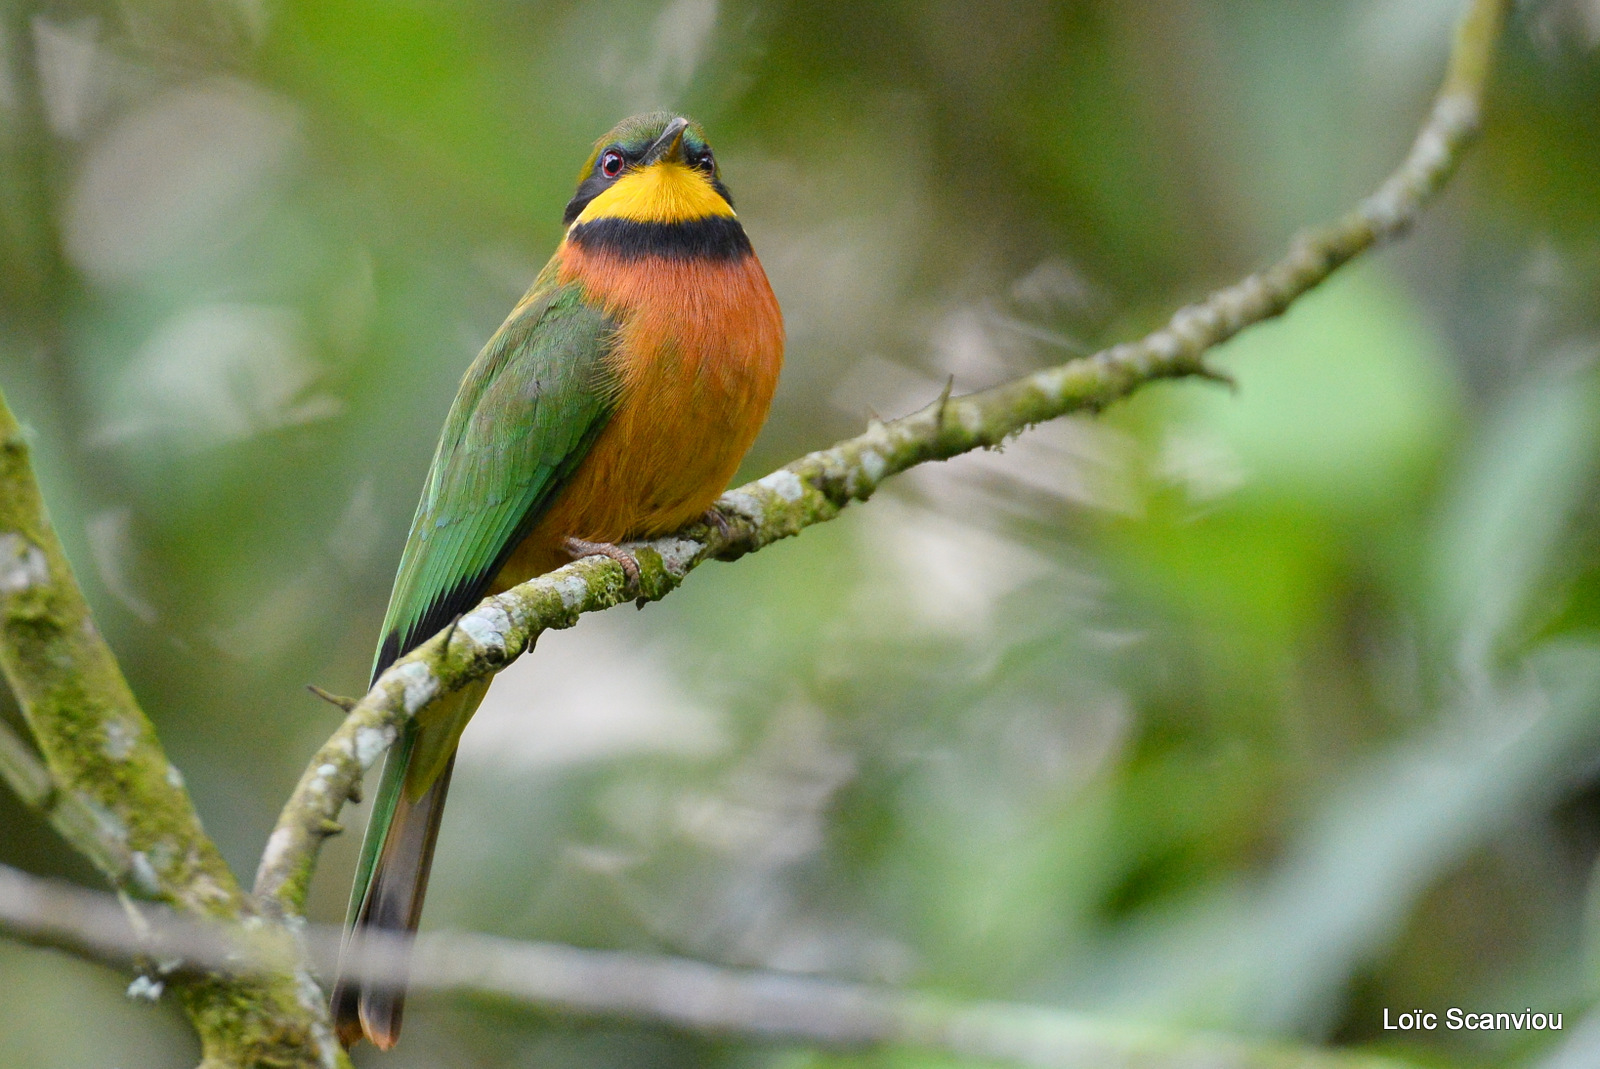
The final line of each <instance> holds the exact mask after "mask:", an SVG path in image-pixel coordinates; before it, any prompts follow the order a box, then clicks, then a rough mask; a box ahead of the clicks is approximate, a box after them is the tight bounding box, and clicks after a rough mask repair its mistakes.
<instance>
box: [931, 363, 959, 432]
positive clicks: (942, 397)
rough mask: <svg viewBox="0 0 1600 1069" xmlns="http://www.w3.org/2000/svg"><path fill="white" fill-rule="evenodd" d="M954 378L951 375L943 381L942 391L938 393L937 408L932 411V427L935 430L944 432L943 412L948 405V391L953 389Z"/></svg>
mask: <svg viewBox="0 0 1600 1069" xmlns="http://www.w3.org/2000/svg"><path fill="white" fill-rule="evenodd" d="M955 385H956V377H955V376H954V375H951V376H950V377H949V378H947V379H945V380H944V389H943V390H940V391H939V407H938V408H936V409H934V410H933V426H934V429H935V430H938V431H941V432H942V431H943V430H944V410H945V408H946V407H947V406H948V405H949V404H950V391H951V390H953V389H955Z"/></svg>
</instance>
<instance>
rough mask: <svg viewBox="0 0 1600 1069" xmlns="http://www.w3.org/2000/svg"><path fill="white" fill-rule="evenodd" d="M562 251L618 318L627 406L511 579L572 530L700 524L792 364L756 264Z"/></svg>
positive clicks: (617, 366) (619, 409)
mask: <svg viewBox="0 0 1600 1069" xmlns="http://www.w3.org/2000/svg"><path fill="white" fill-rule="evenodd" d="M558 256H559V258H560V275H559V281H560V282H561V283H563V284H566V283H577V284H578V285H580V286H582V287H583V289H584V291H585V294H586V296H587V297H588V299H589V300H591V301H593V302H594V303H595V304H597V305H600V306H601V307H603V308H604V309H605V311H606V313H607V315H609V316H610V317H611V318H612V319H613V320H614V321H615V322H616V323H617V324H618V327H617V333H616V337H615V339H614V341H613V346H612V350H611V362H612V370H613V372H614V375H615V379H614V381H615V384H616V385H615V389H616V407H615V408H614V409H613V411H612V415H611V418H610V420H609V421H608V422H607V424H606V428H605V430H604V431H602V432H601V434H600V436H599V437H598V438H597V439H596V440H595V443H594V445H593V446H592V447H591V448H590V450H589V454H588V455H587V456H586V457H585V458H584V460H583V462H582V463H581V464H580V465H579V467H578V469H577V470H576V471H574V472H573V475H572V478H571V481H570V482H569V483H568V485H567V487H566V489H565V490H564V491H563V492H562V493H561V495H560V497H559V498H558V499H557V500H556V501H555V502H554V503H553V504H552V506H551V508H550V511H549V512H548V513H547V514H546V515H545V516H544V517H543V519H542V520H541V521H540V522H539V524H538V525H537V527H536V528H535V530H534V532H533V534H532V535H530V536H529V539H528V541H527V544H526V545H525V546H524V547H523V551H522V552H520V553H519V554H517V555H516V556H515V557H514V558H513V560H512V561H511V562H508V564H509V569H508V574H506V575H505V576H504V578H505V580H507V581H511V580H517V581H520V578H525V577H526V576H527V575H530V574H537V573H538V572H540V571H543V570H545V569H546V568H548V567H554V566H555V565H556V564H557V563H560V561H561V559H564V558H561V557H560V555H559V554H558V553H557V552H556V551H555V549H554V547H555V546H556V545H557V544H558V543H559V542H560V540H561V539H562V538H565V537H568V536H571V537H577V538H582V539H586V540H588V541H594V542H618V541H623V540H626V539H630V538H639V537H649V536H652V535H657V534H663V533H665V532H667V531H671V530H675V529H677V528H679V527H682V526H683V525H684V524H686V523H689V522H690V521H692V520H694V519H696V518H698V517H699V516H700V515H701V514H703V513H704V512H705V510H706V509H707V508H709V507H710V506H711V503H712V502H713V501H714V500H716V498H717V495H719V494H720V493H722V491H723V490H725V489H727V486H728V482H729V480H731V479H732V478H733V474H734V472H735V471H736V470H737V468H738V466H739V462H740V461H741V460H742V459H743V458H744V454H745V453H746V451H748V450H749V448H750V445H751V443H752V442H753V441H755V437H756V433H757V432H758V431H760V429H761V425H762V423H764V422H765V421H766V417H767V409H768V407H769V406H770V405H771V403H772V395H773V392H774V391H775V390H776V388H777V384H778V372H779V369H780V367H781V366H782V364H783V318H782V315H781V313H780V312H779V310H778V302H777V299H776V298H775V297H774V296H773V294H772V287H771V286H770V285H768V283H767V277H766V273H765V272H763V271H762V270H761V264H760V263H759V262H758V261H757V260H756V258H755V257H754V256H744V257H740V258H737V259H727V260H721V259H686V258H672V257H664V256H650V257H623V256H617V255H615V254H612V253H606V252H590V251H587V250H584V249H582V248H579V247H577V246H575V245H573V244H570V243H564V244H563V245H562V247H561V250H560V252H559V253H558ZM519 577H520V578H519Z"/></svg>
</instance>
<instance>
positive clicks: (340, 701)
mask: <svg viewBox="0 0 1600 1069" xmlns="http://www.w3.org/2000/svg"><path fill="white" fill-rule="evenodd" d="M306 689H307V690H309V691H310V692H311V693H313V694H315V695H316V696H317V697H319V698H321V699H322V700H323V701H325V702H327V703H328V704H329V705H336V706H338V707H339V708H340V709H343V710H344V711H345V712H347V713H348V712H349V711H350V710H352V709H354V708H355V707H356V706H357V705H358V704H359V703H360V699H359V698H346V697H345V696H344V695H342V694H332V693H329V692H328V691H325V690H323V689H322V688H321V687H319V686H317V685H316V684H315V683H307V684H306Z"/></svg>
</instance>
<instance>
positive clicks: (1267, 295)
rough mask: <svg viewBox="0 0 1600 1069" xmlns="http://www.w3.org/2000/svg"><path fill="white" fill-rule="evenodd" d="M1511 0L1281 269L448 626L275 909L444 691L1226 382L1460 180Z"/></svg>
mask: <svg viewBox="0 0 1600 1069" xmlns="http://www.w3.org/2000/svg"><path fill="white" fill-rule="evenodd" d="M1508 7H1509V0H1473V2H1472V3H1471V5H1470V6H1469V7H1468V9H1467V11H1466V13H1465V14H1464V16H1463V17H1462V20H1461V22H1460V23H1459V25H1458V27H1457V29H1456V35H1455V41H1454V45H1453V47H1452V49H1451V54H1450V61H1449V66H1448V69H1447V71H1446V73H1445V77H1444V81H1443V84H1442V86H1441V88H1440V91H1439V94H1438V95H1437V97H1436V98H1435V99H1434V103H1433V108H1432V110H1431V112H1430V113H1429V115H1428V118H1427V120H1426V121H1425V122H1424V124H1423V126H1422V128H1421V130H1420V132H1419V133H1418V135H1417V137H1416V140H1415V141H1414V142H1413V143H1412V146H1411V149H1410V151H1409V152H1408V153H1407V155H1406V158H1405V160H1404V161H1403V162H1402V163H1401V164H1400V166H1399V167H1398V168H1397V169H1396V170H1395V171H1394V173H1393V174H1391V175H1390V176H1389V177H1388V178H1387V179H1385V180H1384V182H1383V183H1382V184H1381V185H1380V186H1379V187H1378V188H1377V190H1376V191H1374V192H1373V193H1372V194H1371V195H1370V196H1368V197H1367V198H1366V199H1365V200H1363V201H1362V202H1361V203H1360V204H1358V205H1357V206H1356V207H1355V208H1354V209H1352V210H1351V211H1350V212H1349V213H1347V214H1346V215H1345V216H1344V217H1343V218H1341V219H1339V220H1337V221H1336V222H1333V223H1331V224H1328V225H1326V226H1322V227H1318V228H1314V229H1311V230H1307V231H1304V232H1303V233H1301V234H1299V235H1298V236H1296V237H1295V238H1294V240H1293V241H1292V242H1291V243H1290V246H1289V250H1288V252H1287V253H1286V254H1285V255H1284V256H1283V258H1282V259H1280V260H1278V261H1277V262H1276V263H1274V264H1272V265H1271V266H1269V267H1267V268H1265V269H1263V270H1261V271H1257V272H1256V273H1254V274H1252V275H1250V276H1248V277H1247V278H1245V279H1244V280H1243V281H1241V282H1238V283H1236V284H1234V285H1232V286H1229V287H1227V288H1226V289H1222V290H1219V291H1217V292H1216V293H1213V294H1211V295H1210V296H1209V297H1207V298H1206V299H1205V300H1203V301H1201V302H1199V303H1198V304H1193V305H1189V306H1188V307H1185V308H1182V309H1180V310H1179V311H1178V312H1177V313H1175V314H1174V315H1173V316H1172V318H1171V320H1169V321H1168V323H1167V324H1166V326H1164V327H1162V328H1161V329H1160V330H1157V331H1155V332H1154V333H1152V334H1150V335H1148V336H1147V337H1145V338H1143V339H1141V340H1139V341H1137V342H1130V343H1126V344H1122V345H1117V346H1114V347H1112V348H1110V349H1106V350H1104V351H1103V352H1099V353H1096V354H1094V355H1093V356H1089V357H1085V358H1083V359H1079V360H1073V361H1070V362H1068V363H1065V364H1061V365H1058V366H1056V367H1051V368H1047V369H1045V370H1043V371H1039V372H1036V373H1034V374H1032V375H1027V376H1024V377H1023V378H1019V379H1016V380H1013V381H1011V382H1007V383H1004V384H1002V385H1000V386H996V387H994V388H992V389H989V390H983V391H981V392H978V393H973V394H968V395H966V396H964V397H940V398H939V400H937V401H936V402H934V403H933V404H932V405H929V406H928V407H927V408H925V409H923V410H921V411H919V412H915V413H913V414H911V415H909V416H906V417H904V418H902V419H897V420H894V421H892V422H890V423H878V422H874V423H872V424H871V425H870V426H869V427H868V429H867V431H866V433H865V434H862V435H859V436H858V437H855V438H851V439H848V440H847V441H843V442H840V443H838V444H837V445H835V446H833V447H832V448H831V449H825V450H822V451H820V452H816V453H811V454H809V455H807V456H804V457H801V458H800V459H799V460H796V461H794V462H793V463H791V464H788V465H786V466H785V467H783V468H780V469H778V470H777V471H775V472H773V473H772V474H770V475H768V476H766V477H765V478H762V479H758V480H757V481H755V482H753V483H749V484H747V485H745V486H742V487H740V488H738V489H737V490H731V491H729V492H728V493H727V494H724V495H723V497H722V498H721V500H720V501H719V502H718V509H719V511H720V512H721V513H722V514H723V516H724V517H725V518H726V520H727V525H726V530H723V529H721V528H720V527H707V526H703V525H702V526H696V527H692V528H689V529H686V530H684V531H682V532H679V533H678V534H677V535H673V536H668V537H665V538H660V539H656V540H655V541H652V542H646V543H639V544H636V545H634V546H632V547H630V548H631V549H632V550H633V551H634V553H635V555H636V557H637V558H638V560H639V563H640V567H641V577H640V582H639V588H638V590H637V591H629V590H627V589H626V588H625V583H624V575H623V572H622V568H621V567H620V566H619V565H618V564H616V563H615V562H613V561H611V560H609V559H606V558H602V557H590V558H586V559H584V560H580V561H576V562H574V563H572V564H569V565H567V566H566V567H563V568H560V569H558V570H556V571H554V572H551V573H549V574H547V575H544V576H540V577H539V578H537V579H534V580H532V581H531V582H528V583H524V584H523V585H521V586H519V587H516V588H514V589H512V590H509V591H507V592H505V593H503V594H499V595H496V596H495V597H491V598H489V599H487V600H486V601H484V602H483V603H482V604H481V605H479V606H478V607H477V608H476V609H474V610H473V611H472V612H470V613H468V614H467V615H466V616H464V617H462V618H461V619H460V621H459V622H458V623H456V624H454V625H452V627H451V628H449V629H447V631H446V632H444V633H441V634H439V635H436V636H434V637H433V638H432V639H430V640H429V641H428V642H426V643H424V644H423V645H422V646H420V647H418V648H417V649H416V650H414V651H412V652H411V653H410V654H408V655H407V656H405V657H403V658H401V659H400V660H399V661H397V662H395V664H394V665H393V666H392V667H390V668H389V669H388V670H387V671H386V672H384V674H383V675H382V676H381V677H380V678H379V679H378V681H377V682H376V684H374V686H373V687H372V689H371V691H370V692H369V693H368V694H367V695H366V696H365V697H364V698H362V699H361V700H360V701H359V702H358V703H356V704H355V706H354V707H353V708H352V709H351V710H350V712H349V715H348V716H347V717H346V719H345V721H344V723H343V724H342V725H341V726H340V727H339V729H338V730H337V731H335V732H334V734H333V736H332V737H331V738H330V739H329V740H328V741H327V743H325V744H324V745H323V746H322V748H321V749H319V750H318V751H317V754H316V756H315V757H314V758H313V759H312V761H311V764H310V766H309V767H308V768H307V769H306V772H305V774H304V775H303V776H302V777H301V779H300V782H299V784H298V785H297V786H296V788H295V791H294V794H293V795H292V796H291V798H290V800H289V802H288V804H287V805H286V806H285V807H284V810H283V813H282V814H281V815H280V817H279V819H278V823H277V826H276V828H275V829H274V830H273V832H272V835H271V837H270V838H269V839H268V841H267V846H266V849H265V850H264V851H263V853H262V857H261V864H260V867H259V869H258V871H257V874H256V884H255V889H256V894H257V896H258V897H259V898H260V899H261V900H262V902H263V905H264V906H265V907H266V908H268V909H269V910H272V911H274V912H277V913H279V914H282V915H285V916H299V915H301V914H302V913H303V911H304V908H305V897H306V890H307V887H308V885H309V883H310V879H311V874H312V871H313V869H314V868H315V865H316V858H317V852H318V850H319V849H320V847H321V844H322V841H323V839H325V838H326V837H327V836H328V835H330V834H332V833H333V832H335V831H337V830H338V827H339V826H338V824H337V823H336V818H337V817H338V815H339V811H340V809H341V808H342V807H343V805H344V802H345V799H346V798H347V797H349V796H351V794H352V793H353V792H355V791H357V790H359V787H360V783H361V777H362V774H363V773H364V772H365V771H366V770H367V769H368V768H370V767H371V766H372V764H373V762H375V761H376V760H377V758H378V755H379V754H381V753H382V752H383V751H384V749H385V748H386V747H387V746H388V745H389V744H390V743H391V742H393V741H394V738H395V736H396V733H397V731H398V728H399V725H400V724H401V723H403V722H404V721H405V720H406V719H408V718H409V717H411V716H412V715H414V714H415V713H416V712H417V711H418V710H419V709H421V708H423V707H424V706H425V705H427V704H428V703H429V702H430V701H432V700H433V699H434V698H436V697H438V696H439V695H441V694H445V693H448V692H451V691H454V690H457V689H459V688H461V687H462V686H464V685H466V684H468V683H470V682H472V681H474V680H478V679H482V678H484V677H485V676H488V675H490V674H492V673H494V672H498V671H499V670H500V669H502V668H504V667H505V666H506V665H507V664H509V663H510V662H511V661H512V660H514V659H515V658H516V657H517V656H518V655H520V654H521V653H522V652H523V651H524V650H526V649H527V648H528V647H529V646H531V645H532V644H533V642H534V641H535V640H536V639H537V637H538V636H539V634H540V633H541V632H543V631H545V630H547V629H550V628H564V627H570V626H572V625H573V624H574V623H575V622H576V621H577V618H578V616H579V615H580V614H582V613H585V612H594V611H597V610H600V609H606V608H610V607H611V606H613V605H616V604H617V603H618V602H621V601H623V600H626V599H627V598H629V597H633V596H635V595H637V596H638V597H640V598H641V599H642V600H651V601H653V600H657V599H659V598H662V597H665V596H666V595H667V594H669V593H671V592H672V590H674V589H675V588H676V587H677V586H678V584H679V583H681V582H682V581H683V579H684V578H685V577H686V576H687V575H688V574H689V572H690V571H692V570H693V569H694V568H696V567H698V566H699V565H700V564H702V563H704V562H705V561H707V560H711V559H713V558H715V559H719V560H732V559H735V558H737V557H739V556H742V555H744V554H745V553H751V552H754V551H756V550H758V549H761V548H762V547H764V546H767V545H770V544H771V543H773V542H776V541H778V540H779V539H782V538H787V537H789V536H791V535H795V534H798V533H799V532H800V531H801V530H803V529H805V528H806V527H809V526H811V525H812V524H814V523H822V522H824V521H827V520H831V519H833V518H834V517H835V516H837V515H838V514H839V513H840V512H841V511H842V510H843V509H844V508H845V507H846V506H847V505H849V504H850V502H852V501H864V500H866V499H867V498H868V497H870V496H871V495H872V493H873V491H874V490H876V489H877V487H878V485H879V483H881V482H882V481H883V480H884V479H886V478H888V477H889V476H891V475H895V474H897V473H899V472H902V471H905V470H906V469H908V468H911V467H914V466H916V465H918V464H922V463H926V462H927V461H931V460H945V459H948V458H950V457H953V456H956V455H959V454H961V453H965V452H968V451H970V450H973V449H977V448H979V447H985V448H988V447H993V446H996V445H999V444H1000V443H1001V442H1003V441H1004V440H1005V439H1006V438H1007V437H1009V436H1010V435H1013V434H1016V433H1018V432H1020V431H1022V430H1025V429H1027V428H1028V427H1031V426H1033V425H1034V424H1036V423H1039V422H1042V421H1044V420H1047V419H1054V418H1056V417H1057V416H1062V415H1065V414H1067V413H1070V412H1081V411H1091V412H1093V411H1099V410H1100V409H1101V408H1104V407H1105V406H1106V405H1108V404H1110V403H1111V402H1113V401H1116V400H1118V399H1120V398H1122V397H1125V396H1127V395H1128V394H1130V393H1132V392H1133V391H1134V390H1136V389H1138V388H1140V387H1141V386H1144V385H1146V384H1148V383H1151V382H1154V381H1157V380H1159V379H1171V378H1183V377H1188V376H1199V377H1206V378H1219V377H1220V376H1218V375H1217V374H1216V373H1215V372H1213V371H1211V370H1210V369H1209V368H1207V366H1206V364H1205V361H1204V357H1205V354H1206V352H1207V351H1208V350H1209V349H1211V348H1212V347H1213V346H1215V345H1218V344H1220V343H1222V342H1224V341H1226V340H1228V339H1229V338H1231V337H1233V336H1234V335H1235V334H1237V333H1239V331H1241V330H1244V329H1245V328H1246V327H1249V326H1251V325H1253V324H1255V323H1259V322H1262V321H1263V320H1266V319H1270V318H1272V317H1273V316H1276V315H1279V314H1281V313H1282V312H1283V311H1284V310H1285V309H1287V308H1288V307H1289V305H1290V304H1292V303H1293V302H1294V301H1295V300H1296V299H1297V298H1299V297H1300V296H1301V295H1302V294H1304V293H1306V292H1307V291H1308V290H1310V289H1312V288H1313V287H1315V286H1317V285H1318V284H1320V283H1321V282H1322V281H1323V280H1324V279H1326V278H1327V277H1328V276H1329V275H1331V274H1332V273H1333V272H1334V271H1335V270H1337V269H1338V268H1339V267H1341V266H1343V265H1344V264H1346V263H1348V262H1349V261H1350V260H1352V259H1353V258H1355V257H1356V256H1358V255H1360V254H1361V253H1363V252H1365V251H1367V250H1368V249H1371V248H1373V247H1374V246H1376V245H1378V244H1380V243H1382V242H1385V241H1389V240H1391V239H1393V238H1395V237H1398V236H1399V235H1401V234H1403V233H1404V232H1405V231H1406V230H1407V229H1408V228H1409V227H1410V226H1411V225H1412V224H1413V223H1414V222H1415V221H1416V219H1417V218H1418V217H1419V216H1420V214H1421V213H1422V210H1423V208H1424V207H1425V206H1426V205H1427V204H1428V202H1429V201H1431V200H1432V199H1433V197H1434V196H1435V195H1436V194H1437V193H1438V192H1439V190H1440V189H1442V188H1443V186H1444V184H1445V183H1446V182H1447V181H1448V180H1449V178H1450V176H1451V175H1452V174H1453V173H1454V172H1455V170H1456V167H1457V166H1458V165H1459V163H1460V161H1461V158H1462V156H1463V154H1464V153H1465V151H1466V149H1467V146H1468V145H1469V144H1470V143H1471V141H1472V140H1473V137H1474V136H1475V135H1476V133H1477V130H1478V123H1479V117H1480V111H1481V107H1482V98H1483V94H1484V90H1485V86H1486V84H1487V81H1488V78H1489V72H1490V69H1491V66H1492V63H1493V57H1494V51H1495V46H1496V44H1497V42H1498V40H1499V37H1500V33H1501V29H1502V27H1503V24H1504V22H1505V18H1506V13H1507V8H1508Z"/></svg>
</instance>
